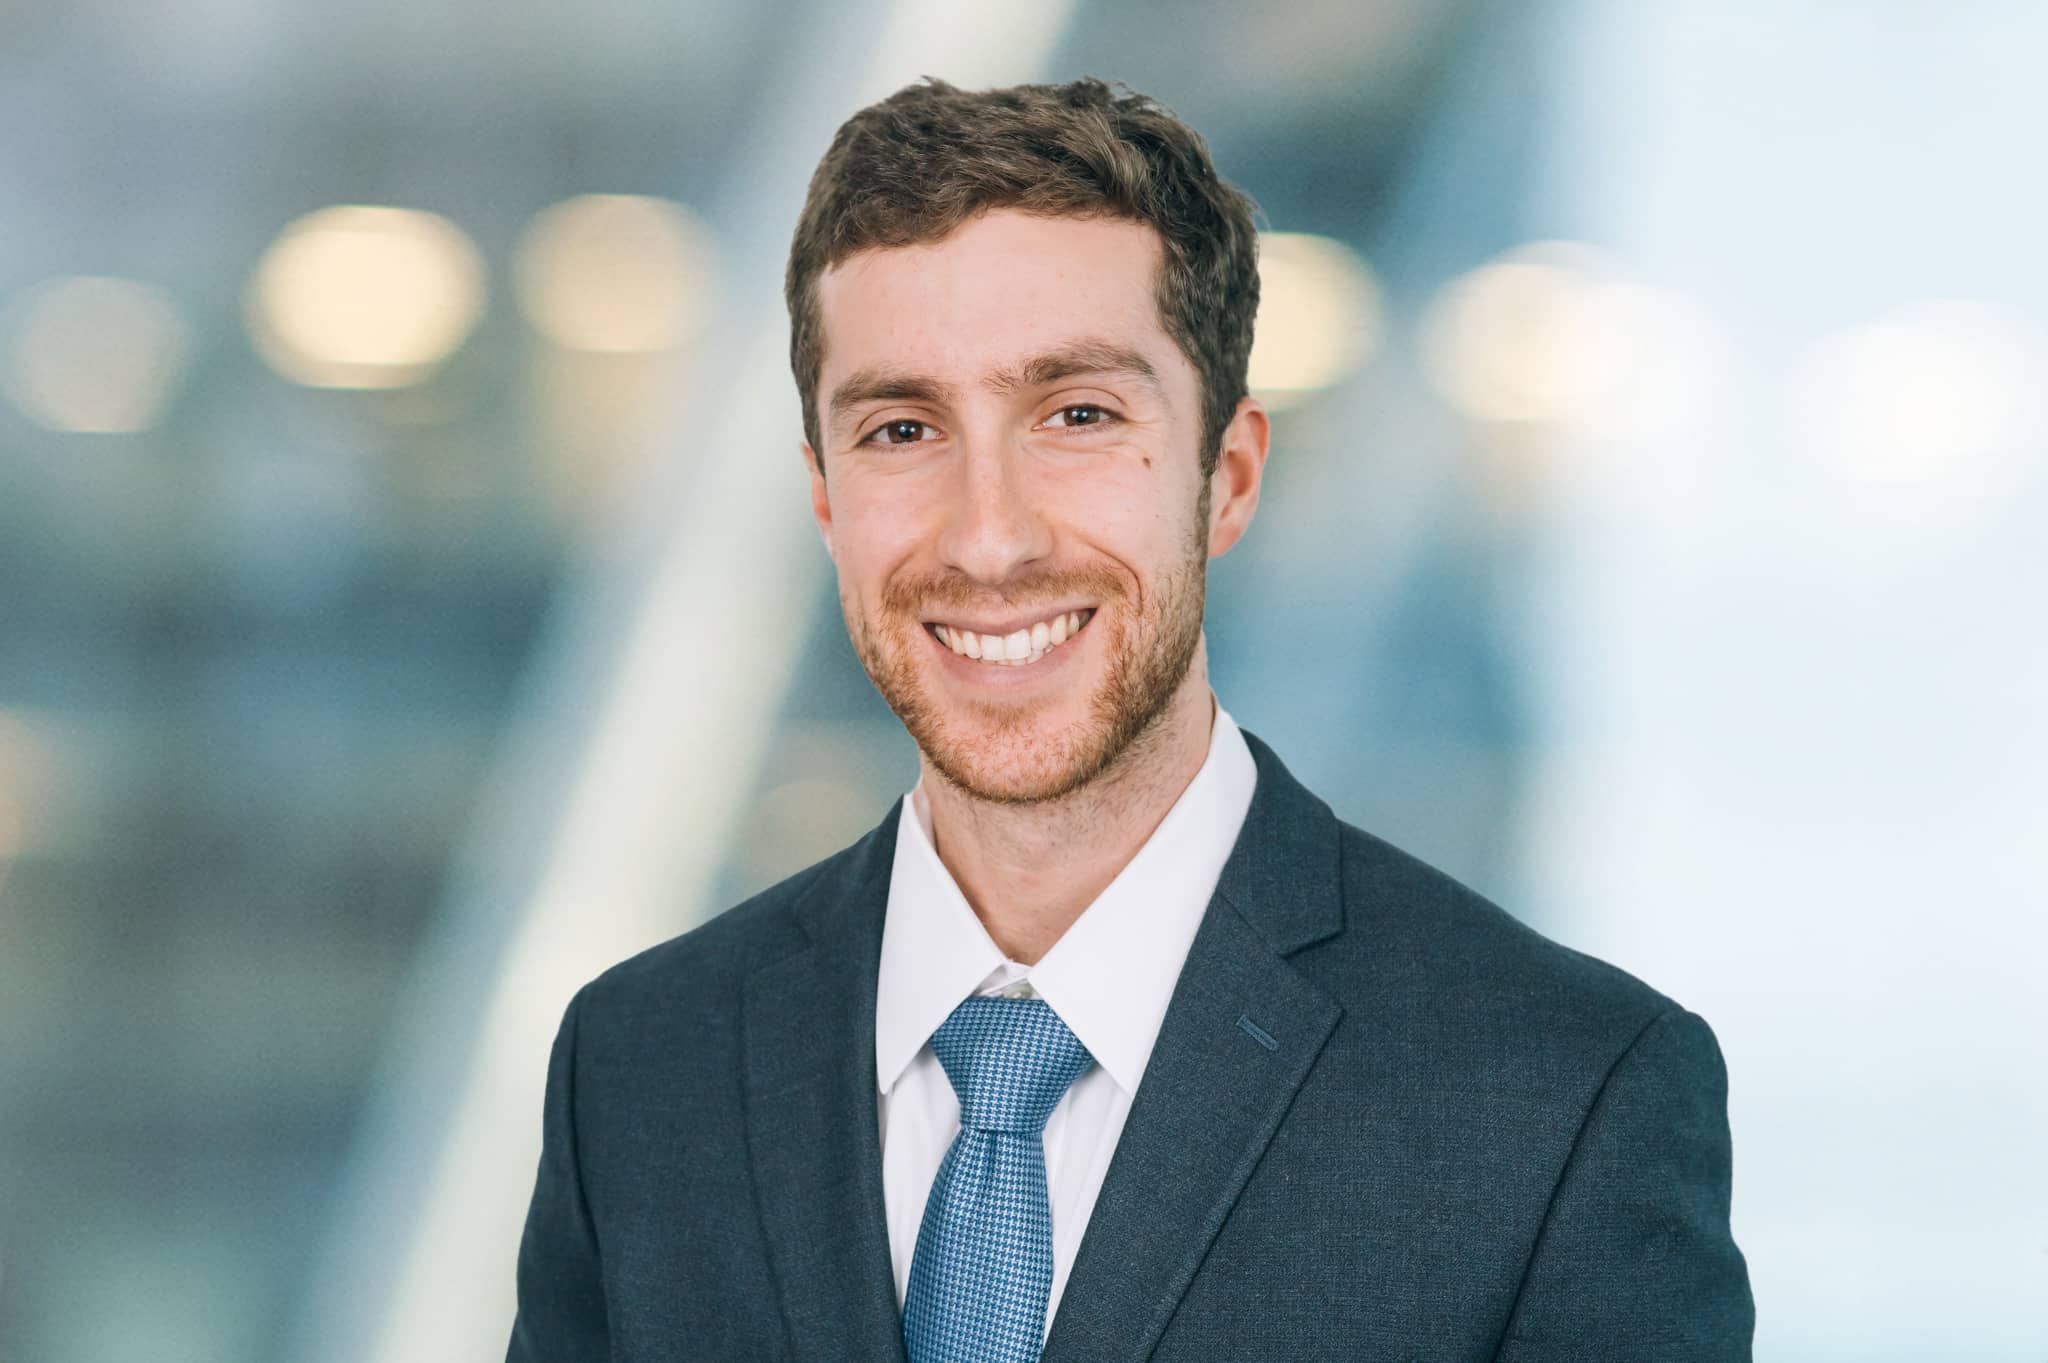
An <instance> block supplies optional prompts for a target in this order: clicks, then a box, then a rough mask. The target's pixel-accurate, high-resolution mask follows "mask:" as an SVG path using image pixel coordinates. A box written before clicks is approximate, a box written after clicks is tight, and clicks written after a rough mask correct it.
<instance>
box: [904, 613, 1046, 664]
mask: <svg viewBox="0 0 2048 1363" xmlns="http://www.w3.org/2000/svg"><path fill="white" fill-rule="evenodd" d="M1081 624H1082V613H1081V612H1080V611H1068V612H1067V613H1066V614H1065V615H1056V616H1053V617H1052V618H1051V619H1050V620H1041V621H1039V622H1038V623H1037V624H1035V625H1033V626H1031V628H1029V629H1020V630H1014V631H1012V632H1011V633H1009V634H1006V635H997V634H977V633H975V632H974V631H973V630H965V629H954V628H953V627H952V626H951V625H934V626H932V633H934V634H936V635H938V637H939V642H940V643H942V644H944V645H945V646H946V647H947V648H950V649H952V650H953V651H954V652H955V653H958V654H960V655H961V656H962V657H966V658H975V659H978V660H980V661H982V662H985V663H999V664H1001V665H1002V666H1005V667H1021V666H1024V665H1026V664H1028V663H1035V662H1037V661H1038V660H1039V659H1040V658H1043V657H1044V656H1045V655H1046V654H1048V653H1050V652H1051V651H1052V650H1053V649H1055V648H1058V647H1059V646H1060V645H1061V644H1063V643H1065V642H1066V641H1067V640H1069V639H1071V638H1073V637H1074V636H1075V635H1076V634H1078V633H1080V632H1081Z"/></svg>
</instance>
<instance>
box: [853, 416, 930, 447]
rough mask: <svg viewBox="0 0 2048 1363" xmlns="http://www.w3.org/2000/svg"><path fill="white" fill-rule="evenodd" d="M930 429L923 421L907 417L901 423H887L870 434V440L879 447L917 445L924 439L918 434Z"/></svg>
mask: <svg viewBox="0 0 2048 1363" xmlns="http://www.w3.org/2000/svg"><path fill="white" fill-rule="evenodd" d="M929 429H930V428H929V427H928V426H926V425H925V423H923V422H922V421H912V420H911V419H910V418H908V417H905V418H903V419H902V420H900V421H885V422H883V423H882V424H881V425H879V426H877V427H875V429H874V430H873V431H872V432H870V433H869V435H868V440H871V441H873V442H874V443H876V444H878V445H915V444H918V443H920V442H921V441H922V439H923V437H922V436H920V435H919V434H918V433H919V432H920V431H925V430H929Z"/></svg>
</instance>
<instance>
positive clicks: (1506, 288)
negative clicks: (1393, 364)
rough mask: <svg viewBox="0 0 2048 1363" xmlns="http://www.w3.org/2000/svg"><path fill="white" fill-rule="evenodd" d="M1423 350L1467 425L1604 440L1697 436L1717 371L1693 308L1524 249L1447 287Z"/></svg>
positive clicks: (1589, 261)
mask: <svg viewBox="0 0 2048 1363" xmlns="http://www.w3.org/2000/svg"><path fill="white" fill-rule="evenodd" d="M1422 347H1423V362H1424V366H1425V369H1426V370H1427V372H1428V374H1429V377H1430V380H1431V383H1432V385H1433V386H1434V387H1435V388H1436V389H1437V391H1438V392H1439V393H1441V394H1442V395H1443V397H1444V398H1445V400H1446V401H1448V402H1449V403H1450V404H1451V405H1452V406H1453V407H1454V408H1456V409H1457V410H1458V411H1459V412H1460V413H1462V414H1463V415H1464V416H1466V417H1468V418H1469V419H1471V420H1474V421H1479V422H1488V423H1512V424H1521V425H1528V426H1535V427H1542V428H1547V429H1550V430H1552V431H1556V432H1562V431H1567V430H1568V431H1570V432H1572V433H1574V434H1578V435H1584V436H1594V437H1607V438H1638V439H1640V438H1649V437H1655V436H1662V435H1669V434H1671V433H1673V432H1674V431H1677V430H1680V429H1683V428H1685V427H1688V426H1690V425H1692V424H1693V423H1694V422H1696V421H1697V420H1698V419H1699V417H1700V415H1701V413H1702V411H1703V409H1704V407H1705V405H1706V400H1707V397H1708V394H1709V391H1710V389H1711V386H1712V379H1713V373H1714V370H1715V367H1716V366H1715V358H1714V353H1713V352H1714V346H1713V343H1712V340H1711V336H1710V332H1709V328H1708V327H1707V325H1706V322H1705V321H1704V319H1703V318H1702V317H1701V316H1700V315H1699V312H1698V310H1697V309H1696V308H1695V307H1693V306H1692V305H1691V304H1690V303H1688V302H1687V301H1686V300H1685V299H1683V298H1681V297H1680V296H1678V295H1677V294H1674V293H1671V292H1670V291H1668V290H1663V289H1657V288H1653V287H1650V286H1648V285H1645V284H1641V283H1637V282H1634V281H1631V280H1628V279H1626V278H1624V277H1622V272H1621V271H1620V269H1619V267H1618V266H1616V265H1615V264H1614V263H1613V262H1611V261H1609V260H1608V259H1607V258H1606V257H1605V256H1604V255H1603V254H1602V253H1600V252H1599V251H1596V250H1594V249H1593V248H1591V247H1588V246H1584V245H1580V244H1578V243H1575V242H1561V241H1550V242H1535V243H1531V244H1529V245H1526V246H1522V247H1518V248H1516V249H1515V250H1513V251H1509V252H1507V253H1505V254H1503V255H1501V256H1498V257H1495V258H1494V259H1493V260H1491V261H1488V262H1487V263H1486V264H1484V265H1481V266H1479V267H1478V268H1477V269H1475V270H1473V271H1471V272H1470V273H1468V274H1465V275H1463V276H1460V277H1459V278H1457V279H1455V280H1453V281H1452V282H1451V283H1450V284H1448V285H1446V286H1445V287H1444V289H1443V291H1442V292H1441V293H1440V294H1439V295H1438V296H1437V298H1436V299H1435V300H1434V301H1433V302H1432V303H1431V305H1430V307H1429V309H1428V312H1427V314H1426V315H1425V317H1424V319H1423V326H1422Z"/></svg>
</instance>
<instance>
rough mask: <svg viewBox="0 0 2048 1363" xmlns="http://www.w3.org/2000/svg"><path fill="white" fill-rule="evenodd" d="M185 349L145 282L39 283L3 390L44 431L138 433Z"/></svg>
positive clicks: (163, 303) (182, 330)
mask: <svg viewBox="0 0 2048 1363" xmlns="http://www.w3.org/2000/svg"><path fill="white" fill-rule="evenodd" d="M190 349H191V336H190V332H189V331H188V330H187V328H186V326H185V324H184V322H182V321H181V320H180V319H179V316H178V310H177V308H176V306H175V305H173V304H172V302H171V300H170V299H168V298H166V297H165V296H164V295H163V294H162V293H161V292H159V291H158V290H156V289H153V288H150V287H149V286H148V285H146V284H138V283H136V282H134V281H133V280H128V279H108V278H103V277H98V276H91V275H86V276H76V277H72V278H63V279H52V280H47V281H45V282H44V283H43V284H41V285H39V286H37V287H36V288H35V289H34V290H32V291H31V292H30V293H29V295H28V297H27V298H26V300H25V301H24V303H23V306H22V308H21V312H20V316H19V318H18V320H17V322H16V325H15V327H14V329H13V336H12V338H11V341H10V344H9V346H8V352H7V362H6V369H5V378H6V384H7V390H8V394H9V396H10V397H12V398H13V399H14V402H15V405H17V406H18V407H20V408H21V410H22V411H23V412H24V413H26V414H27V415H28V417H29V418H30V419H31V420H32V421H35V422H36V423H38V424H39V425H43V426H47V427H49V428H50V429H51V430H56V431H82V432H83V431H89V432H98V433H124V432H130V431H140V430H146V429H148V428H149V427H150V426H151V425H153V424H155V422H156V419H157V417H158V416H159V415H160V414H161V413H162V411H163V408H164V404H165V401H166V400H167V399H168V398H169V397H170V394H171V392H172V390H173V389H174V388H175V387H176V384H177V380H178V378H179V377H180V375H181V374H182V373H183V372H184V368H185V358H186V355H187V353H188V352H189V350H190Z"/></svg>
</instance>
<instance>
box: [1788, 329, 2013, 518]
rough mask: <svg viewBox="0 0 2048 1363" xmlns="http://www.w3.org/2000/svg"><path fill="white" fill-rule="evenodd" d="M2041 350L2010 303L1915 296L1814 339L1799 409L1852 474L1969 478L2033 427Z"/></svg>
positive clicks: (1873, 478)
mask: <svg viewBox="0 0 2048 1363" xmlns="http://www.w3.org/2000/svg"><path fill="white" fill-rule="evenodd" d="M2043 360H2044V352H2043V346H2042V344H2041V341H2040V338H2039V336H2038V335H2037V334H2036V333H2035V332H2034V329H2033V328H2032V327H2031V326H2030V325H2029V323H2028V321H2027V319H2026V318H2025V317H2023V316H2022V315H2020V314H2019V313H2018V312H2015V311H2013V310H2011V309H2007V308H2001V307H1996V306H1993V305H1991V304H1988V303H1971V302H1960V301H1936V302H1928V303H1922V304H1919V305H1916V306H1913V307H1908V308H1904V309H1901V310H1899V311H1896V312H1893V313H1891V314H1889V315H1887V316H1886V317H1884V318H1882V319H1880V320H1878V321H1876V322H1874V323H1871V324H1870V325H1868V326H1863V327H1858V328H1856V329H1855V330H1852V331H1847V332H1843V333H1841V334H1839V335H1836V336H1832V337H1829V338H1827V339H1826V340H1824V341H1822V342H1821V343H1820V344H1819V345H1818V346H1816V347H1815V348H1814V350H1813V352H1812V354H1811V356H1810V357H1809V359H1808V361H1807V364H1806V367H1805V371H1804V374H1803V376H1802V377H1803V382H1802V385H1801V387H1802V392H1801V398H1802V402H1801V407H1802V413H1801V414H1802V416H1803V418H1804V420H1805V425H1806V429H1807V432H1808V434H1809V435H1810V437H1811V438H1812V439H1813V441H1814V442H1815V445H1816V447H1817V448H1818V450H1819V452H1820V454H1821V456H1822V457H1823V458H1824V459H1826V460H1827V462H1828V463H1829V464H1830V465H1832V466H1833V467H1834V468H1835V469H1836V470H1838V471H1839V472H1841V473H1843V474H1846V475H1848V476H1850V477H1852V478H1855V479H1858V480H1863V481H1869V482H1875V483H1905V484H1913V485H1917V486H1925V485H1927V484H1929V483H1949V484H1955V483H1957V482H1958V480H1961V481H1963V482H1968V481H1971V480H1973V479H1976V478H1979V477H1980V476H1981V475H1982V473H1983V472H1984V471H1985V469H1986V468H1987V466H1988V465H1989V464H1991V463H1992V462H1994V461H1996V460H1998V459H2000V458H2001V457H2003V456H2006V455H2009V454H2010V453H2011V452H2012V451H2013V450H2014V449H2015V448H2016V447H2017V446H2018V445H2019V444H2020V443H2021V442H2022V441H2024V440H2025V439H2026V438H2027V437H2028V436H2029V435H2031V434H2032V433H2033V432H2034V431H2035V430H2036V429H2037V428H2038V425H2039V422H2040V416H2041V408H2040V396H2039V395H2040V391H2041V386H2042V383H2043V382H2044V380H2048V373H2044V372H2043V367H2044V366H2043Z"/></svg>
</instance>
